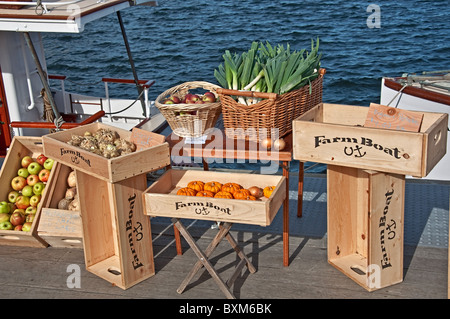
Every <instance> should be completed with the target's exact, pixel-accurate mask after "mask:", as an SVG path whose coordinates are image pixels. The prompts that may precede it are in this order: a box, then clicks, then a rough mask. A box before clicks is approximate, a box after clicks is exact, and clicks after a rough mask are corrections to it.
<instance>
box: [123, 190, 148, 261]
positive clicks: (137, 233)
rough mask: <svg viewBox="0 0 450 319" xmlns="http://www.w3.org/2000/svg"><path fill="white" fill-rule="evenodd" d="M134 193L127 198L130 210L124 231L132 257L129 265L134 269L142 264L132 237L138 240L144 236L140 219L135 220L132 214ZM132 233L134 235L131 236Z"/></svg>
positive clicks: (134, 201)
mask: <svg viewBox="0 0 450 319" xmlns="http://www.w3.org/2000/svg"><path fill="white" fill-rule="evenodd" d="M136 196H137V195H136V193H134V194H133V195H132V196H130V197H129V198H128V204H129V206H130V211H129V213H128V220H127V221H126V222H125V231H126V232H127V238H128V246H129V248H130V251H131V255H132V256H133V258H132V259H131V265H132V266H133V269H134V270H136V269H138V268H140V267H143V266H144V264H143V262H142V260H141V259H139V256H138V252H137V250H136V248H135V243H134V239H133V238H136V241H137V242H139V241H141V240H142V239H143V238H144V236H145V235H144V233H143V227H142V223H141V222H140V221H135V220H134V218H133V216H134V214H135V203H136ZM133 234H134V236H133Z"/></svg>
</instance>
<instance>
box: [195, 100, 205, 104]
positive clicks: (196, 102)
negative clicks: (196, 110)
mask: <svg viewBox="0 0 450 319" xmlns="http://www.w3.org/2000/svg"><path fill="white" fill-rule="evenodd" d="M194 104H205V102H204V101H203V100H197V101H195V103H194Z"/></svg>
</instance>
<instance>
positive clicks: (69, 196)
mask: <svg viewBox="0 0 450 319" xmlns="http://www.w3.org/2000/svg"><path fill="white" fill-rule="evenodd" d="M76 194H77V188H76V187H70V188H68V189H67V190H66V196H65V198H67V199H74V197H75V195H76Z"/></svg>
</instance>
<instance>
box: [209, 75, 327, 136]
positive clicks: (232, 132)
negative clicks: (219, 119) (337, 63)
mask: <svg viewBox="0 0 450 319" xmlns="http://www.w3.org/2000/svg"><path fill="white" fill-rule="evenodd" d="M324 74H325V69H320V70H319V76H318V77H317V78H316V79H315V80H314V81H312V82H311V84H310V85H305V86H303V87H301V88H300V89H298V90H294V91H291V92H288V93H285V94H281V95H279V94H276V93H261V92H252V91H236V90H228V89H218V90H217V93H218V94H219V97H220V100H221V103H222V114H223V123H224V127H225V134H226V135H227V137H228V138H237V139H245V140H250V141H260V140H263V139H264V138H267V137H270V138H272V139H273V138H278V137H283V136H285V135H286V134H288V133H290V132H291V131H292V121H293V120H294V119H296V118H297V117H299V116H300V115H302V114H303V113H305V112H306V111H308V110H309V109H311V108H313V107H314V106H315V105H317V104H319V103H321V102H322V83H323V76H324ZM310 90H311V92H310ZM233 96H247V97H255V98H262V99H263V100H262V101H260V102H258V103H256V104H253V105H244V104H240V103H238V102H237V101H236V100H235V98H233Z"/></svg>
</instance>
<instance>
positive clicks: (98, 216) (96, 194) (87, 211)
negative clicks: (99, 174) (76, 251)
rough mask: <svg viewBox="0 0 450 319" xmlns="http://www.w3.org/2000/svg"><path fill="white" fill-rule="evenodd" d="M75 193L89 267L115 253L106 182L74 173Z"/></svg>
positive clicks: (86, 260)
mask: <svg viewBox="0 0 450 319" xmlns="http://www.w3.org/2000/svg"><path fill="white" fill-rule="evenodd" d="M76 178H77V191H78V194H79V199H80V211H81V218H82V225H83V248H84V255H85V263H86V267H87V268H89V267H90V266H92V265H95V264H97V263H99V262H101V261H103V260H105V259H107V258H109V257H111V256H114V255H115V254H116V251H117V250H116V243H115V238H116V235H115V229H114V228H113V221H114V220H115V219H114V218H113V216H112V214H113V213H114V205H113V203H112V202H111V201H110V196H109V195H110V189H109V188H110V187H109V186H110V183H108V182H106V181H104V180H101V179H99V178H96V177H94V176H92V175H89V174H86V173H84V172H80V171H79V170H77V171H76Z"/></svg>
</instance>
